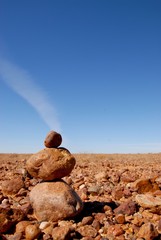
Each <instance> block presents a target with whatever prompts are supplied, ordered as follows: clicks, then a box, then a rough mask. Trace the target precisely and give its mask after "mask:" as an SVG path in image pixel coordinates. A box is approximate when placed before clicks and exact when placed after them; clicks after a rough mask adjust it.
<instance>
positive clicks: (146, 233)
mask: <svg viewBox="0 0 161 240" xmlns="http://www.w3.org/2000/svg"><path fill="white" fill-rule="evenodd" d="M158 235H159V234H158V232H157V230H156V229H155V226H154V224H152V223H150V222H149V223H145V224H143V225H142V226H141V228H140V230H139V232H138V234H137V236H138V237H140V238H143V239H146V240H153V239H155V238H156V237H158Z"/></svg>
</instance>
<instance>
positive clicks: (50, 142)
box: [44, 131, 62, 148]
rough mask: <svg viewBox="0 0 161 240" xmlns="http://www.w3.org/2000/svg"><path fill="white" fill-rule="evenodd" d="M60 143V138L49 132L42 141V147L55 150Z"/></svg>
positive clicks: (53, 132) (57, 134)
mask: <svg viewBox="0 0 161 240" xmlns="http://www.w3.org/2000/svg"><path fill="white" fill-rule="evenodd" d="M61 143H62V136H61V135H60V134H59V133H57V132H55V131H50V132H49V133H48V134H47V136H46V138H45V141H44V145H45V147H47V148H57V147H59V146H60V145H61Z"/></svg>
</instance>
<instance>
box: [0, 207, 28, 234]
mask: <svg viewBox="0 0 161 240" xmlns="http://www.w3.org/2000/svg"><path fill="white" fill-rule="evenodd" d="M23 218H24V213H23V212H22V211H21V210H20V209H13V208H1V207H0V233H6V232H7V231H8V230H9V229H10V228H11V227H12V226H13V225H15V224H16V223H17V222H19V221H21V220H22V219H23Z"/></svg>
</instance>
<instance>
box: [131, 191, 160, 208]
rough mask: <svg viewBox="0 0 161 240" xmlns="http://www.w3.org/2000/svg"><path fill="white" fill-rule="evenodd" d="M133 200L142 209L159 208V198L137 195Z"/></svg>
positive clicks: (149, 195)
mask: <svg viewBox="0 0 161 240" xmlns="http://www.w3.org/2000/svg"><path fill="white" fill-rule="evenodd" d="M135 200H136V202H137V203H138V204H139V205H140V206H141V207H143V208H155V207H158V206H161V197H154V196H153V195H151V194H137V195H136V197H135Z"/></svg>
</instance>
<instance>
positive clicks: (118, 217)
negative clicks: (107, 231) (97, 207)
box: [115, 214, 125, 224]
mask: <svg viewBox="0 0 161 240" xmlns="http://www.w3.org/2000/svg"><path fill="white" fill-rule="evenodd" d="M115 219H116V222H117V223H120V224H124V223H125V215H124V214H117V215H116V216H115Z"/></svg>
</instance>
